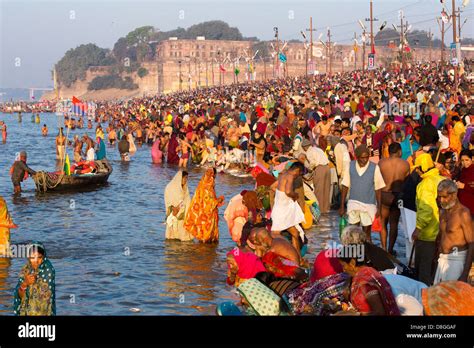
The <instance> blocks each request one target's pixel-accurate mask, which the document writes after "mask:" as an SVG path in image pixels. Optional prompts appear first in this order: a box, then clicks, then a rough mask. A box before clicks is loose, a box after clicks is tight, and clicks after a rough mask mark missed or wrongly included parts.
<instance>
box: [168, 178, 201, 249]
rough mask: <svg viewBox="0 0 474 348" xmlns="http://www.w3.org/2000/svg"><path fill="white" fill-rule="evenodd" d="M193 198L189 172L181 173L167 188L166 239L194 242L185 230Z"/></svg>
mask: <svg viewBox="0 0 474 348" xmlns="http://www.w3.org/2000/svg"><path fill="white" fill-rule="evenodd" d="M190 203H191V197H190V195H189V189H188V172H186V171H179V172H178V173H176V175H175V176H174V178H173V179H172V180H171V181H170V182H169V183H168V185H166V188H165V207H166V216H167V219H166V239H179V240H180V241H190V240H193V238H194V237H193V236H192V235H191V234H189V233H188V232H186V229H185V228H184V218H185V217H186V214H187V213H188V210H189V207H190Z"/></svg>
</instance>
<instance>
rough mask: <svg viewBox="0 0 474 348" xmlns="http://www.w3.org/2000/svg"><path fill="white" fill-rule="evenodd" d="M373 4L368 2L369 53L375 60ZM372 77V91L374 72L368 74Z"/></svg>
mask: <svg viewBox="0 0 474 348" xmlns="http://www.w3.org/2000/svg"><path fill="white" fill-rule="evenodd" d="M372 10H373V2H372V0H370V53H372V54H373V55H374V60H375V42H374V17H373V11H372ZM374 63H375V62H374ZM370 75H371V76H372V78H371V80H372V90H374V80H375V79H374V70H372V71H371V72H370Z"/></svg>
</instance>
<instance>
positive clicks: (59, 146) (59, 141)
mask: <svg viewBox="0 0 474 348" xmlns="http://www.w3.org/2000/svg"><path fill="white" fill-rule="evenodd" d="M65 151H66V137H65V136H64V133H63V127H61V129H59V134H58V136H57V137H56V158H57V159H59V160H63V159H64V153H65Z"/></svg>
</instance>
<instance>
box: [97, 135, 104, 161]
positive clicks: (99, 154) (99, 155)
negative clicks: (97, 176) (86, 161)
mask: <svg viewBox="0 0 474 348" xmlns="http://www.w3.org/2000/svg"><path fill="white" fill-rule="evenodd" d="M95 154H96V158H97V161H100V160H103V159H104V158H105V157H106V152H105V143H104V140H103V139H102V138H101V137H97V145H96V151H95Z"/></svg>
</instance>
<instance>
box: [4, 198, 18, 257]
mask: <svg viewBox="0 0 474 348" xmlns="http://www.w3.org/2000/svg"><path fill="white" fill-rule="evenodd" d="M17 227H18V226H17V225H15V224H14V223H13V221H12V219H11V217H10V214H9V213H8V208H7V203H6V202H5V200H4V199H3V197H2V196H0V256H1V255H4V256H5V255H7V254H8V253H9V252H10V228H17Z"/></svg>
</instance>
